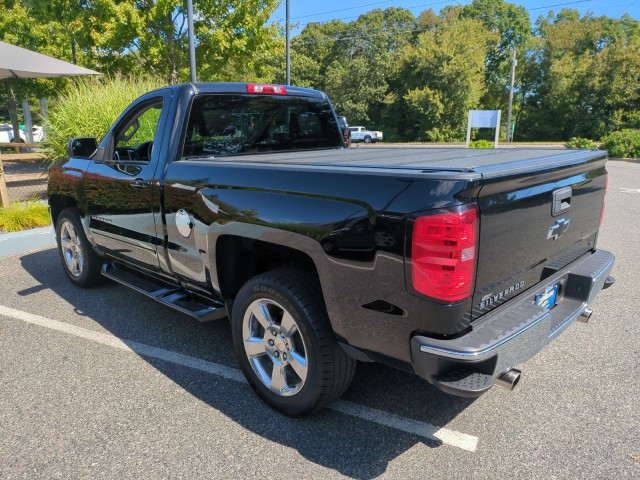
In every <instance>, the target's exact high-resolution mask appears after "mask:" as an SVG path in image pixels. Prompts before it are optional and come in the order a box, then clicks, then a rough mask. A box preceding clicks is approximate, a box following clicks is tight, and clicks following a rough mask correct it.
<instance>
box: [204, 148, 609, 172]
mask: <svg viewBox="0 0 640 480" xmlns="http://www.w3.org/2000/svg"><path fill="white" fill-rule="evenodd" d="M604 156H606V152H604V151H598V150H595V151H591V150H566V149H563V148H558V149H546V148H545V149H535V148H504V149H486V150H478V149H467V148H430V147H376V148H350V149H345V150H336V149H327V150H314V151H302V152H300V151H298V152H278V153H264V154H260V155H256V154H247V155H235V156H228V157H216V158H211V159H210V160H214V161H219V162H238V163H251V164H256V163H257V164H282V165H312V166H322V167H327V166H332V167H333V166H335V167H361V168H385V169H408V170H429V171H448V172H473V173H483V174H484V175H485V176H488V177H491V176H493V175H500V174H501V173H505V171H508V172H510V173H514V172H515V171H517V170H520V169H522V170H528V169H530V167H532V166H535V167H536V168H541V167H544V166H547V165H548V166H553V165H556V164H562V165H567V164H571V163H574V162H575V163H581V162H585V161H588V160H591V159H596V158H603V157H604Z"/></svg>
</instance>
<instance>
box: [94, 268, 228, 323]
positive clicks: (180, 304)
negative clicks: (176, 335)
mask: <svg viewBox="0 0 640 480" xmlns="http://www.w3.org/2000/svg"><path fill="white" fill-rule="evenodd" d="M102 275H104V276H105V277H107V278H110V279H111V280H113V281H115V282H118V283H120V284H122V285H125V286H127V287H129V288H132V289H134V290H136V291H137V292H140V293H142V294H143V295H146V296H147V297H150V298H153V299H154V300H156V301H158V302H160V303H162V304H164V305H167V306H168V307H171V308H173V309H174V310H178V311H179V312H182V313H184V314H186V315H189V316H190V317H193V318H195V319H196V320H198V321H200V322H209V321H211V320H219V319H221V318H225V317H226V316H227V308H226V306H225V304H224V303H222V302H216V301H213V300H209V299H206V300H204V299H201V298H195V295H192V294H191V293H190V292H188V291H187V290H185V289H184V288H182V287H180V286H179V285H172V284H170V283H165V282H162V281H158V280H156V279H151V278H149V277H147V276H146V275H144V274H140V275H138V274H136V273H134V272H132V271H130V270H127V269H124V268H122V267H121V266H120V265H118V264H117V263H115V262H108V263H105V264H104V265H103V266H102ZM205 301H206V303H204V302H205Z"/></svg>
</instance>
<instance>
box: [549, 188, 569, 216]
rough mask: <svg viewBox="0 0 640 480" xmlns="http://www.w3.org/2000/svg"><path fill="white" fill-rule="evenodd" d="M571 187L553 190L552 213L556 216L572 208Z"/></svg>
mask: <svg viewBox="0 0 640 480" xmlns="http://www.w3.org/2000/svg"><path fill="white" fill-rule="evenodd" d="M572 193H573V192H572V190H571V187H565V188H561V189H559V190H556V191H555V192H553V207H552V211H551V214H552V215H553V216H554V217H555V216H556V215H560V214H562V213H564V212H566V211H567V210H569V208H571V195H572Z"/></svg>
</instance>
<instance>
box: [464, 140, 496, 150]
mask: <svg viewBox="0 0 640 480" xmlns="http://www.w3.org/2000/svg"><path fill="white" fill-rule="evenodd" d="M469 148H493V142H490V141H489V140H476V141H474V142H469Z"/></svg>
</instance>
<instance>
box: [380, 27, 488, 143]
mask: <svg viewBox="0 0 640 480" xmlns="http://www.w3.org/2000/svg"><path fill="white" fill-rule="evenodd" d="M496 38H497V36H496V35H495V34H493V33H491V32H489V31H488V30H487V29H486V28H485V27H484V26H483V25H482V23H481V22H480V21H479V20H457V21H455V22H454V21H451V22H443V23H442V25H441V26H439V27H438V28H434V29H433V30H427V31H426V32H424V33H421V34H420V35H418V37H417V39H416V45H415V46H408V47H406V48H405V49H404V51H403V55H402V56H401V57H400V58H399V59H398V61H397V62H396V64H395V70H394V72H393V73H392V78H393V80H392V86H393V89H394V90H395V91H394V92H393V93H391V94H389V95H388V96H387V97H386V98H385V103H386V105H387V108H385V110H384V112H383V114H384V115H385V116H386V117H387V121H388V122H390V123H392V124H393V125H395V129H394V130H395V131H396V132H398V133H401V134H402V135H404V136H405V138H407V139H409V140H420V141H431V142H443V141H454V140H461V139H463V138H464V136H465V132H466V119H467V115H468V111H469V109H472V108H477V107H478V106H479V103H480V98H481V96H482V93H483V91H484V81H483V78H484V68H485V65H486V59H485V46H486V44H487V43H488V42H490V41H491V39H493V40H494V41H495V40H496Z"/></svg>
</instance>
